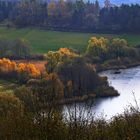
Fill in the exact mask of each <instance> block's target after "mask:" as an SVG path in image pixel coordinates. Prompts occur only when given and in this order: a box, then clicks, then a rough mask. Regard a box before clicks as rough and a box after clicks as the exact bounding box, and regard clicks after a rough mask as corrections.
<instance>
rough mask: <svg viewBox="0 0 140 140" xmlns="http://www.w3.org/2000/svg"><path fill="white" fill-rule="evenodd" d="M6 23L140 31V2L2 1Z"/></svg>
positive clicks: (1, 14)
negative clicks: (132, 3)
mask: <svg viewBox="0 0 140 140" xmlns="http://www.w3.org/2000/svg"><path fill="white" fill-rule="evenodd" d="M5 20H7V21H8V22H7V23H6V25H7V27H8V28H9V27H10V26H13V24H14V25H15V26H17V27H25V26H38V27H42V28H47V29H55V30H62V31H63V30H66V31H69V30H72V31H73V30H74V31H90V32H93V31H96V32H115V33H116V32H117V33H118V32H135V33H139V31H140V27H139V22H140V6H139V5H138V4H136V5H124V4H123V5H121V6H114V7H102V8H100V6H99V3H98V1H95V2H93V3H90V2H84V1H83V0H81V1H75V2H70V1H69V2H66V1H57V2H49V3H48V4H47V3H45V2H39V1H38V0H34V1H20V2H19V3H16V2H12V1H11V2H8V3H7V2H6V1H0V21H5Z"/></svg>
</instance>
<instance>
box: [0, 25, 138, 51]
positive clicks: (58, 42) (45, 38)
mask: <svg viewBox="0 0 140 140" xmlns="http://www.w3.org/2000/svg"><path fill="white" fill-rule="evenodd" d="M92 36H105V37H109V38H110V37H111V38H112V37H116V36H118V37H122V38H124V39H127V40H128V42H129V43H130V44H132V45H137V44H140V35H131V34H130V35H128V34H122V35H111V34H110V35H109V34H108V35H107V34H91V33H75V32H58V31H47V30H38V29H30V28H25V29H7V28H3V27H0V38H8V39H16V38H23V39H25V40H27V41H28V42H29V44H30V46H31V47H32V52H33V53H46V52H47V51H49V50H57V49H59V48H61V47H70V48H73V49H78V50H79V51H81V52H83V51H84V50H85V48H86V46H87V43H88V40H89V38H90V37H92Z"/></svg>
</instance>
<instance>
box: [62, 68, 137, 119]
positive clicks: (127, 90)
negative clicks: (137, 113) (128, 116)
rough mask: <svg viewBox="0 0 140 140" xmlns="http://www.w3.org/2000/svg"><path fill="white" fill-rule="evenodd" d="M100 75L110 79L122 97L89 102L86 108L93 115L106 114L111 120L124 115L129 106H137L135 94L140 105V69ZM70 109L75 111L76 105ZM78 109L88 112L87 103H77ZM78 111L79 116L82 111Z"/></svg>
mask: <svg viewBox="0 0 140 140" xmlns="http://www.w3.org/2000/svg"><path fill="white" fill-rule="evenodd" d="M100 75H101V76H107V77H108V82H109V84H110V85H111V86H113V87H114V88H115V89H116V90H118V92H119V93H120V96H118V97H114V98H100V99H96V100H95V99H94V100H90V101H88V105H86V106H88V107H90V109H91V110H92V113H93V114H96V116H101V115H102V114H104V115H105V116H106V119H110V118H111V117H113V116H114V115H117V114H120V113H123V111H124V109H126V108H128V106H130V105H133V106H135V105H136V103H135V100H134V95H133V92H134V93H135V98H136V100H137V102H138V103H140V67H135V68H130V69H125V70H121V73H120V74H114V71H113V70H109V71H105V72H102V73H100ZM68 107H69V109H71V110H70V111H73V110H72V108H73V109H74V107H75V105H74V104H72V105H69V106H68ZM76 107H77V108H84V112H86V111H87V110H86V108H87V107H85V103H77V104H76ZM78 110H79V111H78ZM76 111H77V115H78V114H79V113H80V112H81V111H80V109H77V110H76ZM64 112H65V113H66V112H68V110H67V107H66V106H64Z"/></svg>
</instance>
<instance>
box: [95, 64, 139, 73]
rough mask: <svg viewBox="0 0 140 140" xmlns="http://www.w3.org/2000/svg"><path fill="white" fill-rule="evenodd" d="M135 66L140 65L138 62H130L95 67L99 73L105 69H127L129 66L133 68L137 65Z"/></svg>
mask: <svg viewBox="0 0 140 140" xmlns="http://www.w3.org/2000/svg"><path fill="white" fill-rule="evenodd" d="M137 66H140V62H135V63H132V64H127V65H125V64H124V65H123V64H122V65H112V66H111V65H110V66H108V67H104V66H102V64H101V65H99V66H97V67H96V72H97V73H100V72H103V71H107V70H119V69H129V68H133V67H137Z"/></svg>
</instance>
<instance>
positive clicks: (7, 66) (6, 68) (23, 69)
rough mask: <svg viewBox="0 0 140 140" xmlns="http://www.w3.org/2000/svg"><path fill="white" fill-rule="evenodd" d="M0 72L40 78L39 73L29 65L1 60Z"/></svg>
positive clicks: (32, 65)
mask: <svg viewBox="0 0 140 140" xmlns="http://www.w3.org/2000/svg"><path fill="white" fill-rule="evenodd" d="M0 72H1V73H5V74H9V73H11V72H16V73H17V74H19V75H20V74H23V73H26V74H27V75H28V76H29V77H33V78H36V77H38V76H40V71H39V70H38V69H37V68H36V67H35V65H34V64H31V63H19V64H17V63H16V62H14V61H11V60H9V59H6V58H3V59H0Z"/></svg>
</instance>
